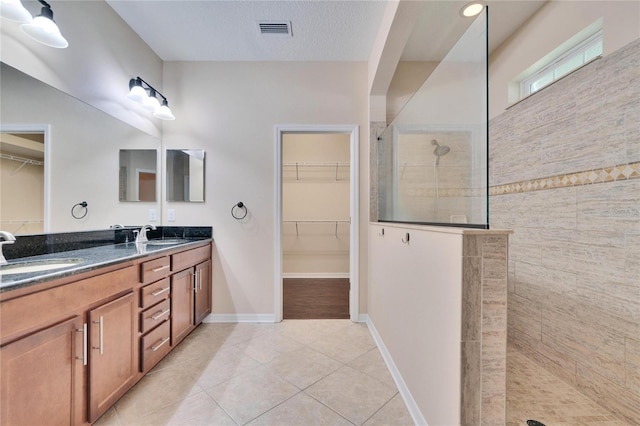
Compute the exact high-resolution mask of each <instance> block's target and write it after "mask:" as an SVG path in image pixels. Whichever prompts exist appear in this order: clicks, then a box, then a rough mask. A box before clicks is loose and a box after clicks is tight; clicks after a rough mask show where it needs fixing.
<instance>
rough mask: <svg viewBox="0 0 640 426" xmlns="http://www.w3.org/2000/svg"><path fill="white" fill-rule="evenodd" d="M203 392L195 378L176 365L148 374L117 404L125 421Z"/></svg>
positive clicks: (130, 421) (121, 417)
mask: <svg viewBox="0 0 640 426" xmlns="http://www.w3.org/2000/svg"><path fill="white" fill-rule="evenodd" d="M199 392H202V388H201V387H200V386H198V385H197V384H196V383H195V381H194V380H193V378H192V377H191V376H189V375H186V374H182V373H181V372H180V371H177V370H174V369H170V368H168V369H164V370H160V371H157V372H152V373H149V374H147V375H146V376H145V377H143V378H142V380H140V381H139V382H138V383H137V384H136V385H135V386H134V387H133V388H132V389H131V390H130V391H129V392H127V393H126V394H125V395H124V396H123V397H122V398H120V400H119V401H118V402H117V403H116V405H115V408H116V412H117V414H118V417H119V418H120V421H121V422H122V423H123V424H131V423H132V422H135V421H136V420H137V419H140V418H142V417H143V416H145V415H147V414H150V413H152V412H154V411H156V410H159V409H161V408H164V407H166V406H168V405H170V404H173V403H175V402H178V401H181V400H183V399H185V398H187V397H189V396H191V395H194V394H196V393H199Z"/></svg>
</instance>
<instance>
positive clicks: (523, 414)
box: [507, 346, 627, 426]
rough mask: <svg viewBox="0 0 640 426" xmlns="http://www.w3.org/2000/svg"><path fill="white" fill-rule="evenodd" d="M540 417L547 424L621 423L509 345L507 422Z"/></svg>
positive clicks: (593, 425)
mask: <svg viewBox="0 0 640 426" xmlns="http://www.w3.org/2000/svg"><path fill="white" fill-rule="evenodd" d="M530 419H532V420H538V421H539V422H542V423H544V424H545V425H546V426H560V425H574V426H578V425H580V426H596V425H600V426H602V425H607V426H614V425H615V426H622V425H626V424H627V423H625V422H624V421H622V420H619V419H617V418H616V417H615V416H613V415H612V414H611V413H610V412H609V411H607V410H606V409H604V408H602V407H600V406H599V405H598V404H596V403H595V402H594V401H592V400H590V399H589V398H587V397H586V396H584V395H582V394H581V393H580V392H579V391H578V390H576V389H575V388H573V387H572V386H570V385H569V384H567V383H566V382H564V381H563V380H562V379H560V378H558V377H556V376H555V375H553V374H551V373H550V372H548V371H546V370H545V369H544V368H542V367H541V366H539V365H538V364H536V363H535V362H534V361H532V360H530V359H528V358H527V357H526V356H525V355H523V354H522V353H520V352H518V350H516V349H515V348H513V347H511V346H509V347H508V352H507V424H508V425H509V426H511V425H514V426H515V425H526V421H527V420H530Z"/></svg>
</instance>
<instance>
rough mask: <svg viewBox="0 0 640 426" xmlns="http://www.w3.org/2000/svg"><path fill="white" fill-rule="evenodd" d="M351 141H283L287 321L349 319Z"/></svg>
mask: <svg viewBox="0 0 640 426" xmlns="http://www.w3.org/2000/svg"><path fill="white" fill-rule="evenodd" d="M349 191H350V135H349V134H338V133H287V134H284V135H283V138H282V219H283V220H282V222H283V223H282V255H283V256H282V257H283V318H284V319H310V318H349V232H350V225H351V224H350V217H349V215H350V213H349V212H350V192H349Z"/></svg>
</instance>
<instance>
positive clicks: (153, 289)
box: [140, 278, 171, 309]
mask: <svg viewBox="0 0 640 426" xmlns="http://www.w3.org/2000/svg"><path fill="white" fill-rule="evenodd" d="M170 292H171V284H169V278H165V279H163V280H160V281H158V282H155V283H153V284H149V285H146V286H144V287H142V288H141V289H140V307H141V308H143V309H144V308H148V307H149V306H153V305H155V304H156V303H158V302H159V301H161V300H162V299H166V298H168V297H169V294H170Z"/></svg>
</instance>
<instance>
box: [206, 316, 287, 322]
mask: <svg viewBox="0 0 640 426" xmlns="http://www.w3.org/2000/svg"><path fill="white" fill-rule="evenodd" d="M202 322H206V323H220V322H233V323H235V322H255V323H274V322H276V316H275V315H273V314H211V315H209V316H207V317H206V318H205V319H204V320H203V321H202Z"/></svg>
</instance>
